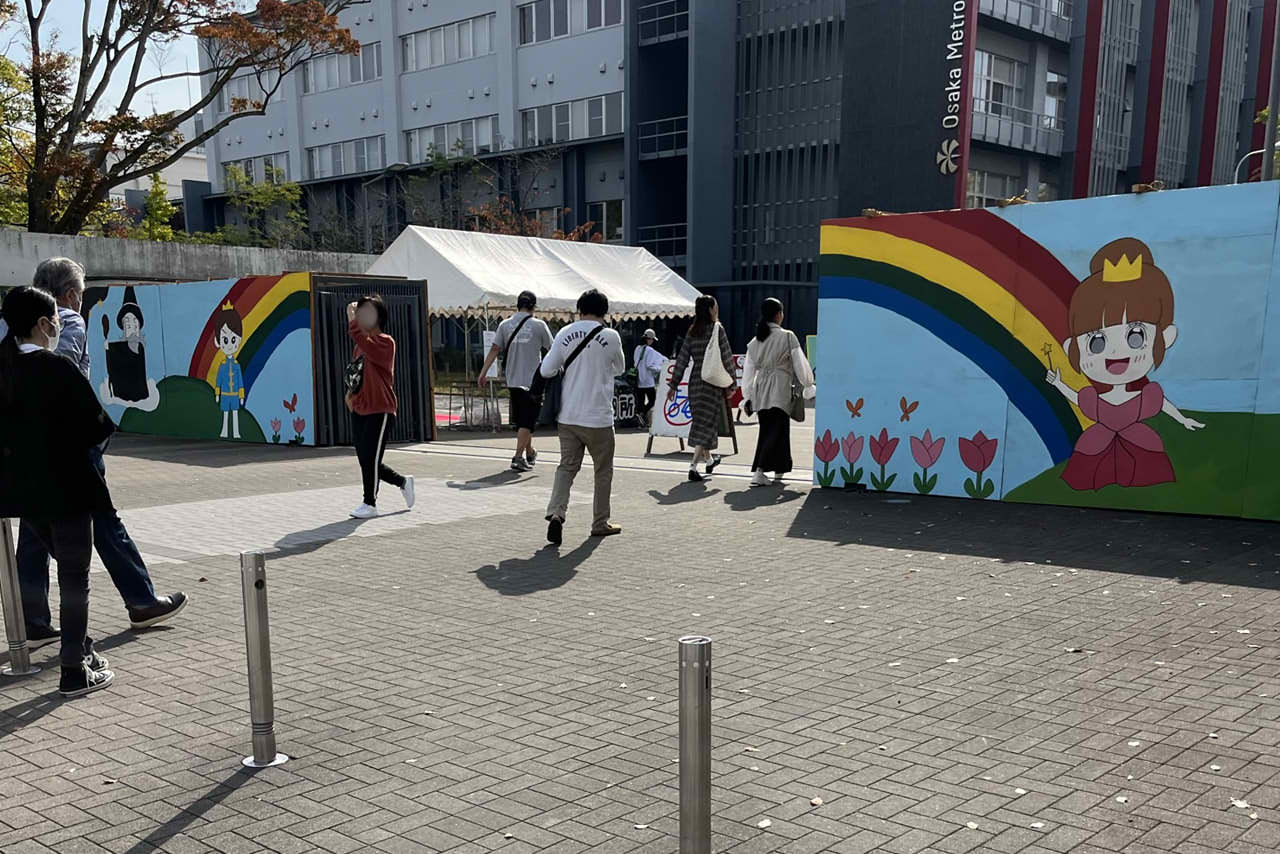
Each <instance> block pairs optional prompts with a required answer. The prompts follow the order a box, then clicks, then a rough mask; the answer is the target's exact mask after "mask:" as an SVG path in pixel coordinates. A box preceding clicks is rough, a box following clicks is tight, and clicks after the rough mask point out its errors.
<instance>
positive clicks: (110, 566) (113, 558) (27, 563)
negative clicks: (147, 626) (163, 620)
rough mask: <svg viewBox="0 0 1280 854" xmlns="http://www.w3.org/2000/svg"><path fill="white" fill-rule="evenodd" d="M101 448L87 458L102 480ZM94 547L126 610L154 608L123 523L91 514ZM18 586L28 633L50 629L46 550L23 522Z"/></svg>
mask: <svg viewBox="0 0 1280 854" xmlns="http://www.w3.org/2000/svg"><path fill="white" fill-rule="evenodd" d="M102 453H103V449H102V448H93V449H91V450H90V451H89V456H90V458H91V459H92V460H93V464H94V466H96V467H97V469H98V472H99V473H101V474H102V475H103V476H104V477H105V475H106V466H105V465H104V464H103V461H102ZM93 547H94V549H96V550H97V552H98V557H99V558H100V559H101V560H102V565H103V566H105V567H106V568H107V573H108V574H109V575H110V576H111V583H112V584H114V585H115V586H116V590H118V591H120V598H122V599H124V604H125V607H127V608H145V607H147V606H148V605H154V604H155V601H156V591H155V588H154V587H152V585H151V576H150V575H148V574H147V565H146V564H145V563H143V562H142V555H140V554H139V553H138V547H137V546H135V545H134V543H133V540H132V539H130V538H129V532H128V531H126V530H125V528H124V523H123V522H121V521H120V517H119V516H118V515H116V513H115V512H114V511H112V512H110V513H95V514H93ZM17 557H18V586H19V587H21V588H22V615H23V618H24V621H25V622H26V624H27V629H28V631H30V630H31V629H46V630H47V629H49V628H51V627H52V625H53V615H52V614H50V613H49V550H48V549H47V548H45V546H44V543H42V542H41V541H40V538H39V537H37V536H36V534H35V531H33V530H32V529H31V527H30V526H29V525H28V524H27V522H26V521H25V520H24V521H23V522H22V523H21V525H20V527H19V528H18V555H17Z"/></svg>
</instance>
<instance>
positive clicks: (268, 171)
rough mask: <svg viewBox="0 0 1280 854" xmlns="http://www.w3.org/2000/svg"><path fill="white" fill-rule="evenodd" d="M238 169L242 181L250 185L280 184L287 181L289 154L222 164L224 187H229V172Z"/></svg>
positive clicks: (283, 153)
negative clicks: (242, 177) (242, 175)
mask: <svg viewBox="0 0 1280 854" xmlns="http://www.w3.org/2000/svg"><path fill="white" fill-rule="evenodd" d="M233 168H235V169H239V170H240V171H241V172H243V173H244V180H245V181H246V182H248V183H250V184H256V183H257V182H259V181H264V182H266V183H268V184H282V183H285V182H286V181H288V180H290V179H289V152H287V151H281V152H278V153H276V154H264V155H262V156H261V157H247V158H245V159H243V160H229V161H227V162H226V163H223V164H222V183H223V186H224V187H229V186H230V185H231V170H232V169H233Z"/></svg>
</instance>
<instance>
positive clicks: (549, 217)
mask: <svg viewBox="0 0 1280 854" xmlns="http://www.w3.org/2000/svg"><path fill="white" fill-rule="evenodd" d="M530 213H531V214H532V216H533V217H535V218H536V219H537V220H538V228H539V230H540V231H541V232H542V234H543V236H544V237H545V236H548V235H552V234H555V233H556V232H557V231H564V208H559V207H556V208H535V209H534V210H533V211H531V212H530Z"/></svg>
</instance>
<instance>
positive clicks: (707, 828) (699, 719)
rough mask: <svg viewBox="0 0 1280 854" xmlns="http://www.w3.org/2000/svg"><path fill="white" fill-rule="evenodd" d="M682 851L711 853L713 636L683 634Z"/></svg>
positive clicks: (681, 658) (681, 709)
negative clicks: (685, 635)
mask: <svg viewBox="0 0 1280 854" xmlns="http://www.w3.org/2000/svg"><path fill="white" fill-rule="evenodd" d="M680 854H711V638H708V637H701V636H698V635H693V636H689V637H683V638H680Z"/></svg>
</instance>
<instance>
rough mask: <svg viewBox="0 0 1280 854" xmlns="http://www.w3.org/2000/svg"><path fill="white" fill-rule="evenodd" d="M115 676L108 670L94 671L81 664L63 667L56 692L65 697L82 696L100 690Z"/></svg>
mask: <svg viewBox="0 0 1280 854" xmlns="http://www.w3.org/2000/svg"><path fill="white" fill-rule="evenodd" d="M115 678H116V675H115V674H114V673H112V672H111V671H110V670H103V671H100V672H99V671H94V670H90V669H89V668H88V666H87V665H83V664H82V665H81V666H80V667H71V668H67V667H64V668H62V679H61V680H60V681H59V682H58V693H59V694H61V695H62V696H63V697H66V698H67V699H70V698H72V697H83V696H84V695H85V694H92V693H93V692H94V691H101V690H102V689H103V688H106V687H107V686H108V685H110V684H111V682H112V681H113V680H114V679H115Z"/></svg>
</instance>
